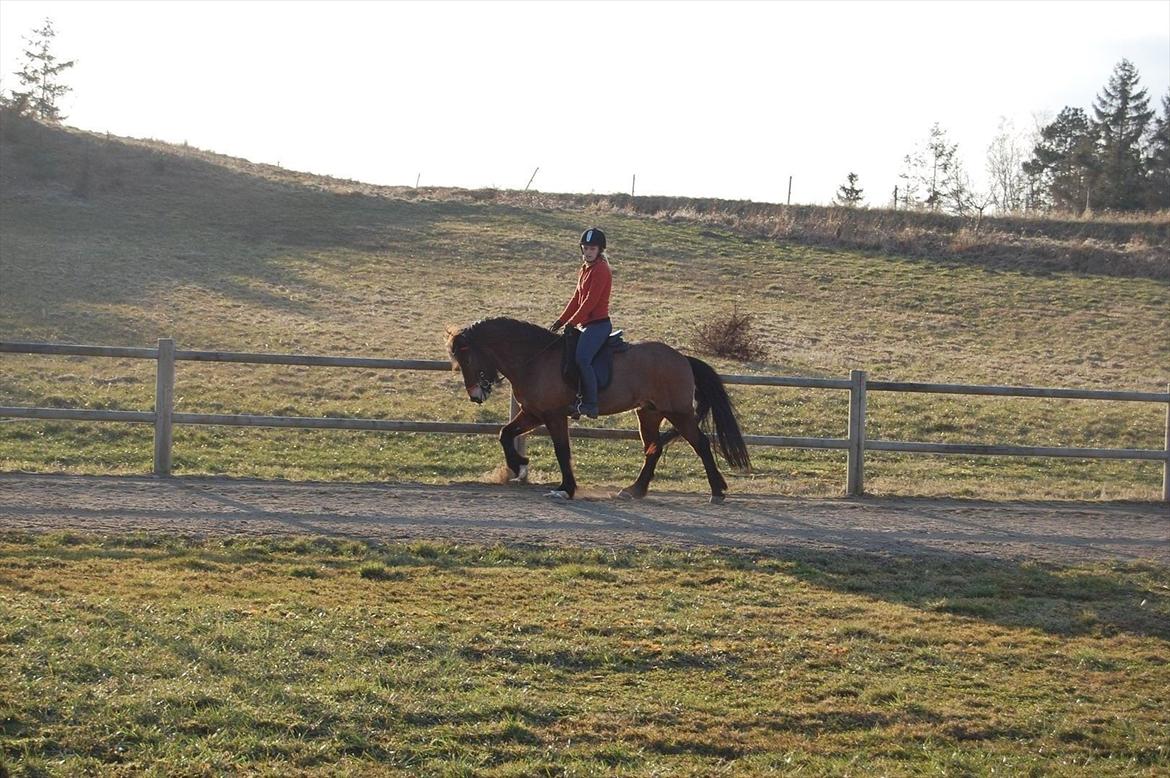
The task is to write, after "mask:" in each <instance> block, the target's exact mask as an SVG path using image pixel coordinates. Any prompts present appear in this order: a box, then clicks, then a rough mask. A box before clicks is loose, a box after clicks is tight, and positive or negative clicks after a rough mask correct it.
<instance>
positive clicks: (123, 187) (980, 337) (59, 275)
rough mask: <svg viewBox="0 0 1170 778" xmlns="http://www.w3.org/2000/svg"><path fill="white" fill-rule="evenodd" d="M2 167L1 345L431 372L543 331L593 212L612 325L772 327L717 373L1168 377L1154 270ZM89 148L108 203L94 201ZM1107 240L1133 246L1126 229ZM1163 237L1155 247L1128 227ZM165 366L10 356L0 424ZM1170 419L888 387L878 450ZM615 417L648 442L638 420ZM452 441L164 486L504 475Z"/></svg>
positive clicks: (171, 170)
mask: <svg viewBox="0 0 1170 778" xmlns="http://www.w3.org/2000/svg"><path fill="white" fill-rule="evenodd" d="M18 129H20V128H18ZM0 154H2V160H3V163H4V164H3V165H2V166H0V168H2V169H0V184H2V187H0V195H2V197H3V208H2V209H0V271H2V278H3V283H2V284H0V333H3V338H4V339H5V340H31V341H48V342H84V343H97V344H106V345H132V346H150V345H153V344H154V343H155V342H156V340H157V338H159V337H173V338H174V339H175V340H176V343H177V344H178V347H179V348H190V349H213V350H241V351H273V352H298V353H316V354H343V355H361V356H377V357H408V358H423V359H443V358H445V354H444V350H443V330H444V328H445V327H446V326H447V325H448V324H466V323H469V322H470V321H472V320H474V319H476V318H480V317H485V316H492V315H501V314H506V315H512V316H516V317H518V318H522V319H528V320H532V321H537V322H546V321H548V320H551V318H552V317H553V316H555V313H556V312H557V311H559V309H560V307H561V306H562V305H563V303H564V300H565V299H566V298H567V297H568V295H569V293H570V291H571V288H572V285H573V283H574V279H575V272H576V258H575V254H574V241H575V240H576V236H577V235H578V234H579V232H580V228H581V225H583V224H588V223H593V222H600V223H602V224H603V225H604V226H605V227H606V229H607V231H608V232H609V233H610V234H611V235H612V236H613V240H612V243H613V247H612V248H613V255H614V266H615V278H616V286H615V293H614V302H613V310H614V316H615V322H616V324H617V325H618V326H621V327H624V328H625V329H626V331H627V333H628V334H629V335H630V337H631V338H632V339H637V340H664V341H667V342H669V343H672V344H674V345H677V346H679V347H682V348H684V349H687V348H689V347H690V346H691V345H692V340H693V338H694V336H695V332H696V329H697V327H698V324H699V323H700V322H702V321H704V320H706V319H707V318H709V317H713V316H716V315H720V314H723V313H726V312H727V311H728V310H730V309H731V307H732V306H733V305H735V306H738V308H739V309H740V310H741V311H750V312H751V313H753V314H754V315H755V316H756V322H757V326H758V328H759V331H760V333H761V335H762V337H763V339H764V342H765V344H766V345H767V349H768V358H767V359H766V360H765V361H763V362H760V363H753V364H741V363H734V362H729V361H726V360H720V359H716V358H712V359H710V361H711V362H712V363H713V364H714V365H715V366H716V367H717V368H718V369H720V370H722V371H725V372H737V373H772V374H775V373H781V374H799V375H815V376H833V377H845V376H847V375H848V372H849V370H850V369H853V368H861V369H865V370H867V371H868V373H869V376H870V377H871V378H872V379H896V380H929V381H939V382H964V383H998V384H1031V385H1040V386H1052V385H1058V386H1074V387H1085V388H1096V389H1105V388H1108V389H1114V388H1120V389H1136V390H1146V391H1163V390H1165V388H1166V385H1167V383H1168V382H1170V339H1167V338H1165V337H1163V336H1164V331H1165V326H1166V321H1167V317H1168V315H1170V285H1168V284H1167V282H1166V281H1165V280H1159V279H1158V278H1151V277H1138V278H1125V277H1117V276H1113V275H1093V274H1078V273H1073V272H1052V271H1051V270H1047V269H1045V268H1044V267H1042V266H1036V267H1033V266H1029V265H1028V264H1027V263H1020V264H1019V266H1018V267H1014V268H1013V267H1007V268H1005V267H1001V266H989V265H986V264H980V263H978V262H975V261H971V262H964V261H961V260H960V259H955V258H954V257H942V258H934V259H932V258H930V257H928V256H903V255H899V254H896V253H881V252H876V251H865V250H858V249H847V248H841V247H831V246H830V247H826V246H814V245H804V244H800V243H795V242H784V241H780V240H772V239H768V238H765V237H760V236H758V235H755V234H752V233H751V232H750V231H747V232H745V231H737V230H736V229H734V228H733V226H719V225H710V224H704V223H702V222H701V221H696V220H687V219H666V218H653V217H652V216H647V215H638V214H632V213H624V212H621V211H620V210H613V209H608V208H602V207H601V206H600V205H598V204H593V205H589V204H584V205H581V206H579V207H576V208H573V207H569V206H565V207H563V208H562V207H560V206H558V207H519V206H516V205H509V204H506V203H501V202H496V201H494V200H492V199H491V198H487V199H485V200H484V201H483V202H475V201H472V200H470V199H464V200H459V199H451V198H448V199H427V198H426V197H422V196H418V195H417V194H415V195H411V197H412V199H407V198H406V197H405V195H404V194H403V193H398V194H394V193H393V192H392V191H391V190H378V189H377V188H374V187H358V186H356V185H355V186H354V187H350V188H345V187H341V186H340V185H338V183H337V182H333V181H330V180H326V179H315V178H313V177H310V176H305V175H302V174H293V173H289V172H286V171H274V170H272V169H262V168H254V167H248V166H246V165H243V164H242V163H239V162H238V161H233V160H226V159H225V158H215V157H212V156H210V155H199V154H196V153H194V152H190V151H185V150H183V149H179V148H171V147H162V146H158V145H155V146H153V147H144V146H142V145H140V144H135V143H131V142H124V141H121V140H117V139H115V140H109V141H104V140H100V139H96V138H94V137H92V136H86V135H78V134H76V133H72V134H69V133H63V132H60V131H54V130H48V129H45V128H38V129H37V131H36V132H34V131H32V129H30V128H28V127H23V128H22V129H20V131H19V132H13V131H12V130H11V129H9V130H6V131H5V133H4V138H3V142H2V143H0ZM86 157H88V158H89V159H90V163H89V164H90V170H91V172H90V179H89V180H90V185H89V187H88V188H87V189H86V191H85V193H84V196H79V194H78V190H77V187H76V181H77V177H78V175H79V171H80V170H81V168H82V165H83V160H84V159H85V158H86ZM399 195H403V196H399ZM1106 226H1107V227H1108V228H1109V230H1111V231H1114V232H1120V233H1121V234H1122V236H1124V233H1125V230H1126V229H1129V228H1128V227H1127V226H1126V225H1124V224H1118V225H1103V226H1102V227H1101V229H1104V228H1105V227H1106ZM1040 228H1041V227H1037V229H1040ZM1132 229H1133V230H1135V235H1136V234H1137V232H1136V231H1139V230H1138V226H1134V227H1133V228H1132ZM1151 229H1152V230H1155V231H1156V230H1157V229H1160V228H1159V227H1158V226H1157V225H1156V224H1155V225H1154V226H1152V227H1151V226H1150V225H1141V230H1140V231H1142V234H1143V235H1144V234H1145V233H1146V232H1149V231H1150V230H1151ZM1145 239H1146V238H1143V240H1145ZM1118 240H1120V239H1118ZM1158 250H1160V249H1158V248H1157V246H1155V247H1154V248H1152V249H1150V251H1153V252H1155V253H1156V251H1158ZM151 367H152V366H151V363H149V362H147V361H135V360H125V359H98V358H66V357H39V356H37V357H33V356H16V355H10V354H5V355H0V404H12V405H48V406H63V407H64V406H78V407H93V408H124V409H142V410H149V409H150V408H151V406H152V404H153V376H152V373H151ZM503 394H504V395H505V397H500V396H497V397H496V398H493V400H492V401H491V402H490V403H489V404H488V405H487V406H486V407H482V408H481V407H477V406H473V405H472V404H471V403H469V402H467V400H466V397H465V396H464V394H463V392H462V390H461V387H460V386H459V381H458V380H457V379H456V378H455V377H454V376H451V375H449V374H445V373H407V372H387V371H373V370H360V369H357V370H346V369H331V368H295V367H272V366H269V367H264V366H241V365H214V364H206V363H180V364H179V366H178V371H177V385H176V392H175V396H176V409H177V410H179V411H186V412H220V413H233V412H243V413H257V414H266V413H275V414H288V415H305V416H323V415H341V416H366V417H374V418H397V419H406V418H414V419H432V420H440V419H441V420H447V419H449V420H457V421H488V422H499V421H502V420H503V419H504V415H505V414H506V412H507V402H506V392H504V393H503ZM732 394H733V397H734V399H735V400H736V402H737V403H738V405H739V408H740V410H741V412H742V415H743V421H744V427H745V429H746V430H747V431H748V432H752V433H760V434H782V435H796V436H832V437H842V436H844V435H845V429H846V419H847V407H846V406H847V403H846V398H845V396H844V394H843V393H841V392H831V391H817V390H807V391H795V390H771V389H764V388H754V387H738V388H733V389H732ZM1164 413H1165V410H1164V408H1161V407H1159V406H1157V405H1154V404H1137V403H1106V402H1095V401H1041V400H1023V399H999V398H997V399H979V398H955V397H929V396H916V395H882V394H877V393H875V394H873V395H871V397H870V428H869V430H868V434H869V435H870V436H871V437H883V438H896V439H908V440H928V441H929V440H937V441H955V442H960V441H962V442H980V443H990V442H1011V443H1020V444H1031V445H1074V446H1082V445H1083V446H1090V447H1127V448H1154V449H1156V448H1161V447H1162V445H1163V434H1164V432H1163V431H1164ZM608 423H611V424H612V423H616V424H620V425H622V426H626V427H629V428H633V427H634V426H635V425H634V422H633V419H632V417H626V418H619V419H615V420H612V421H610V422H608ZM145 436H146V431H145V430H144V429H143V428H135V427H133V426H130V425H117V424H114V425H100V426H99V425H89V424H81V423H73V422H68V423H64V422H52V423H50V422H36V421H3V420H0V470H15V469H21V470H34V471H54V470H66V471H70V472H84V473H142V472H147V471H149V469H150V461H149V457H150V452H151V446H150V445H149V440H148V439H147V438H146V437H145ZM436 438H437V436H432V437H430V438H427V437H425V436H409V435H390V434H378V433H361V434H340V433H310V432H274V431H264V430H243V431H241V430H235V429H229V428H180V429H179V431H178V433H177V435H176V446H175V462H176V472H177V473H180V474H208V473H228V474H231V475H237V476H258V477H271V476H281V477H293V478H311V479H329V480H405V479H409V480H423V481H429V482H445V481H448V480H452V479H455V480H467V479H476V478H479V477H481V476H482V475H483V474H484V473H486V472H490V471H491V470H493V469H494V468H495V467H496V466H497V465H498V464H499V463H500V462H501V460H502V457H501V456H500V454H499V453H498V452H497V450H496V445H495V443H493V442H492V441H491V440H490V439H467V438H461V437H451V438H442V439H436ZM533 451H534V452H535V453H536V455H537V460H536V461H535V463H534V464H535V466H536V467H538V468H544V469H547V470H551V469H552V467H553V458H552V456H551V452H550V451H549V450H548V447H547V445H545V444H543V443H539V442H537V443H534V445H533ZM577 453H578V460H579V462H578V464H579V469H580V472H579V475H578V480H579V481H581V482H582V483H583V484H599V483H613V484H617V485H625V484H628V483H629V482H630V481H632V480H633V478H634V476H635V474H636V472H637V469H638V467H639V466H640V459H641V457H640V455H639V452H638V446H637V444H636V443H632V442H628V443H621V444H610V443H600V442H593V441H586V442H580V443H578V446H577ZM834 456H835V455H834ZM754 457H755V459H756V461H757V463H758V465H759V468H758V472H757V474H756V475H755V477H754V478H753V480H752V483H751V484H750V486H751V488H767V489H769V490H772V491H776V492H782V493H791V494H835V493H839V492H840V490H841V489H842V487H843V481H844V467H843V466H842V465H841V464H840V463H839V462H838V461H837V459H834V458H833V457H832V456H830V457H828V458H826V455H824V454H820V453H817V452H802V451H791V450H779V451H777V450H757V451H756V452H754ZM874 462H875V469H874V471H873V473H872V474H870V476H869V478H868V480H867V486H868V488H869V489H870V490H871V491H875V492H877V493H899V494H972V495H978V496H984V497H1035V498H1045V497H1047V498H1076V499H1085V498H1100V497H1107V498H1123V499H1156V498H1157V497H1158V496H1160V484H1161V474H1160V467H1159V466H1157V465H1155V464H1151V463H1133V462H1079V461H1072V460H1054V459H1044V460H1026V461H1017V460H996V459H990V460H989V459H966V460H955V459H953V458H938V457H901V458H897V457H876V458H875V460H874ZM659 472H660V473H661V477H662V478H663V479H665V480H666V481H668V482H669V483H670V485H671V486H672V488H700V489H701V488H703V486H702V485H703V483H704V478H703V475H702V471H701V467H700V466H699V463H698V460H697V459H696V458H694V457H692V456H691V455H690V454H689V453H687V452H683V451H681V450H680V451H679V452H678V453H672V454H671V455H669V456H668V457H666V458H665V460H664V462H663V465H662V467H661V468H660V471H659ZM732 486H733V489H736V488H740V489H742V488H744V487H745V484H744V483H742V482H738V483H733V485H732Z"/></svg>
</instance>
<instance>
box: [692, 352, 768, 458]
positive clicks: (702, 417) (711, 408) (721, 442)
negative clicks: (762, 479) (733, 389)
mask: <svg viewBox="0 0 1170 778" xmlns="http://www.w3.org/2000/svg"><path fill="white" fill-rule="evenodd" d="M687 361H689V362H690V363H691V372H692V373H694V374H695V400H696V405H697V408H696V410H695V415H696V416H698V419H699V427H700V429H702V430H703V434H704V435H707V436H708V437H710V431H709V430H710V423H709V421H708V416H709V415H710V417H711V418H712V419H713V420H714V422H715V446H716V448H718V449H719V453H720V454H722V455H723V458H724V459H726V460H727V463H728V464H729V465H731V466H732V467H735V468H739V469H741V470H751V467H752V460H751V457H750V456H749V455H748V450H747V444H746V443H744V441H743V433H741V432H740V431H739V421H738V420H737V419H736V418H735V406H734V405H732V403H731V398H730V397H728V396H727V389H726V388H725V387H724V386H723V379H722V378H720V377H719V374H718V373H716V372H715V369H714V368H713V367H711V366H710V365H708V364H707V363H706V362H704V361H703V360H701V359H696V358H695V357H687Z"/></svg>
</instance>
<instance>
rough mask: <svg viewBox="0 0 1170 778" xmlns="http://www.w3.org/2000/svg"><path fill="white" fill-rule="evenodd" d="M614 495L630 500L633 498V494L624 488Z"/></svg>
mask: <svg viewBox="0 0 1170 778" xmlns="http://www.w3.org/2000/svg"><path fill="white" fill-rule="evenodd" d="M615 496H616V497H617V498H618V499H619V500H632V499H634V495H632V494H630V493H629V492H627V491H626V490H625V489H622V490H621V491H620V492H618V493H617V494H616V495H615Z"/></svg>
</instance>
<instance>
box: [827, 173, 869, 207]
mask: <svg viewBox="0 0 1170 778" xmlns="http://www.w3.org/2000/svg"><path fill="white" fill-rule="evenodd" d="M864 194H865V192H864V190H862V189H860V188H859V187H858V186H857V174H856V173H850V174H849V175H847V176H845V183H844V184H841V186H839V187H837V196H836V197H835V198H834V199H833V204H834V205H843V206H845V207H846V208H856V207H857V206H859V205H861V202H862V200H863V195H864Z"/></svg>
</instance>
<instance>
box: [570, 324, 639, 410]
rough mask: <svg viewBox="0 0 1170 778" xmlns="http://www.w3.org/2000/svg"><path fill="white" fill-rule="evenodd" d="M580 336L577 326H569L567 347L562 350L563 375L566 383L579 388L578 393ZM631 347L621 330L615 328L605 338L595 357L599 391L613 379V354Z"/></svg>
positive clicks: (594, 368)
mask: <svg viewBox="0 0 1170 778" xmlns="http://www.w3.org/2000/svg"><path fill="white" fill-rule="evenodd" d="M580 337H581V332H580V331H579V330H578V329H577V328H576V327H570V328H568V329H567V330H566V331H565V348H564V351H562V352H561V375H562V376H563V377H564V379H565V383H567V384H568V385H569V386H571V387H573V388H574V389H576V390H577V394H580V393H581V371H580V370H578V369H577V339H578V338H580ZM629 347H630V344H629V343H626V342H625V341H624V340H622V331H621V330H614V331H613V332H611V333H610V334H609V337H608V338H606V339H605V343H604V344H603V345H602V347H601V350H600V351H598V352H597V356H595V357H594V358H593V372H594V373H596V374H597V391H599V392H600V391H601V390H603V389H605V388H606V387H608V386H609V383H610V381H612V380H613V355H614V354H620V353H621V352H623V351H625V350H626V349H628V348H629Z"/></svg>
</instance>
